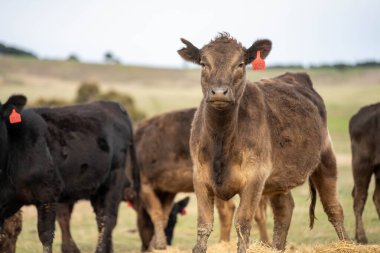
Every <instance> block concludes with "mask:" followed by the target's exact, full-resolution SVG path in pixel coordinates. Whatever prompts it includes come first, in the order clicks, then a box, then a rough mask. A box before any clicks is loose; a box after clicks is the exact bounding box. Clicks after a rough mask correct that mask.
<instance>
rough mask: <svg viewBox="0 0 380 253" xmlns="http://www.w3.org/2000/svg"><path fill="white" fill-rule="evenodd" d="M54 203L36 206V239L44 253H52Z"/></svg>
mask: <svg viewBox="0 0 380 253" xmlns="http://www.w3.org/2000/svg"><path fill="white" fill-rule="evenodd" d="M55 210H56V204H55V203H47V204H39V205H37V215H38V222H37V230H38V237H39V238H40V241H41V243H42V246H43V252H44V253H52V245H53V239H54V230H55Z"/></svg>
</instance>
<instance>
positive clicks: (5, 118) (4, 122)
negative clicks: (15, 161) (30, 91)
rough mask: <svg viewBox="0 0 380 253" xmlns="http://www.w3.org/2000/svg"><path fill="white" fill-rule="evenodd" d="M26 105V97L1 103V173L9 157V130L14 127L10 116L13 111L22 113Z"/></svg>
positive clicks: (18, 96) (20, 96)
mask: <svg viewBox="0 0 380 253" xmlns="http://www.w3.org/2000/svg"><path fill="white" fill-rule="evenodd" d="M25 104H26V97H25V96H22V95H15V96H11V97H10V98H9V99H8V101H7V102H6V103H5V104H1V103H0V173H1V170H2V169H3V168H2V165H3V164H4V162H5V159H6V155H7V145H8V128H9V127H12V125H11V124H10V122H9V116H10V115H11V113H12V110H13V109H15V110H16V111H17V112H19V113H20V112H21V110H22V109H23V107H24V106H25Z"/></svg>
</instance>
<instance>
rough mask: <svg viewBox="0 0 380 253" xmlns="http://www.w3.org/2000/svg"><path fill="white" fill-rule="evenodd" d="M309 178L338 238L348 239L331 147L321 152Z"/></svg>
mask: <svg viewBox="0 0 380 253" xmlns="http://www.w3.org/2000/svg"><path fill="white" fill-rule="evenodd" d="M311 180H312V183H313V184H314V185H315V186H316V188H317V190H318V193H319V196H320V198H321V202H322V205H323V209H324V211H325V213H326V214H327V216H328V219H329V221H330V222H331V224H332V225H333V226H334V228H335V231H336V233H337V235H338V237H339V239H340V240H348V235H347V232H346V229H345V228H344V214H343V209H342V206H341V205H340V203H339V200H338V195H337V189H336V183H337V166H336V160H335V155H334V153H333V151H332V149H331V148H329V149H328V150H326V151H325V152H324V153H323V154H322V157H321V163H320V165H319V166H318V168H317V169H316V170H315V171H314V173H313V174H312V175H311Z"/></svg>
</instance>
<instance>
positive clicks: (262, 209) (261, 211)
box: [255, 196, 271, 246]
mask: <svg viewBox="0 0 380 253" xmlns="http://www.w3.org/2000/svg"><path fill="white" fill-rule="evenodd" d="M266 202H267V199H266V197H264V196H263V197H262V198H261V200H260V203H259V207H258V208H257V210H256V212H255V221H256V224H257V227H258V229H259V232H260V240H261V242H262V243H264V244H266V245H268V246H271V243H270V242H269V236H268V231H267V226H266V205H267V203H266Z"/></svg>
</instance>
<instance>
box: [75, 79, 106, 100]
mask: <svg viewBox="0 0 380 253" xmlns="http://www.w3.org/2000/svg"><path fill="white" fill-rule="evenodd" d="M99 93H100V89H99V84H98V83H97V82H94V81H83V82H82V83H81V85H80V86H79V89H78V92H77V97H76V99H75V102H77V103H84V102H89V101H92V100H95V99H97V96H99Z"/></svg>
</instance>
